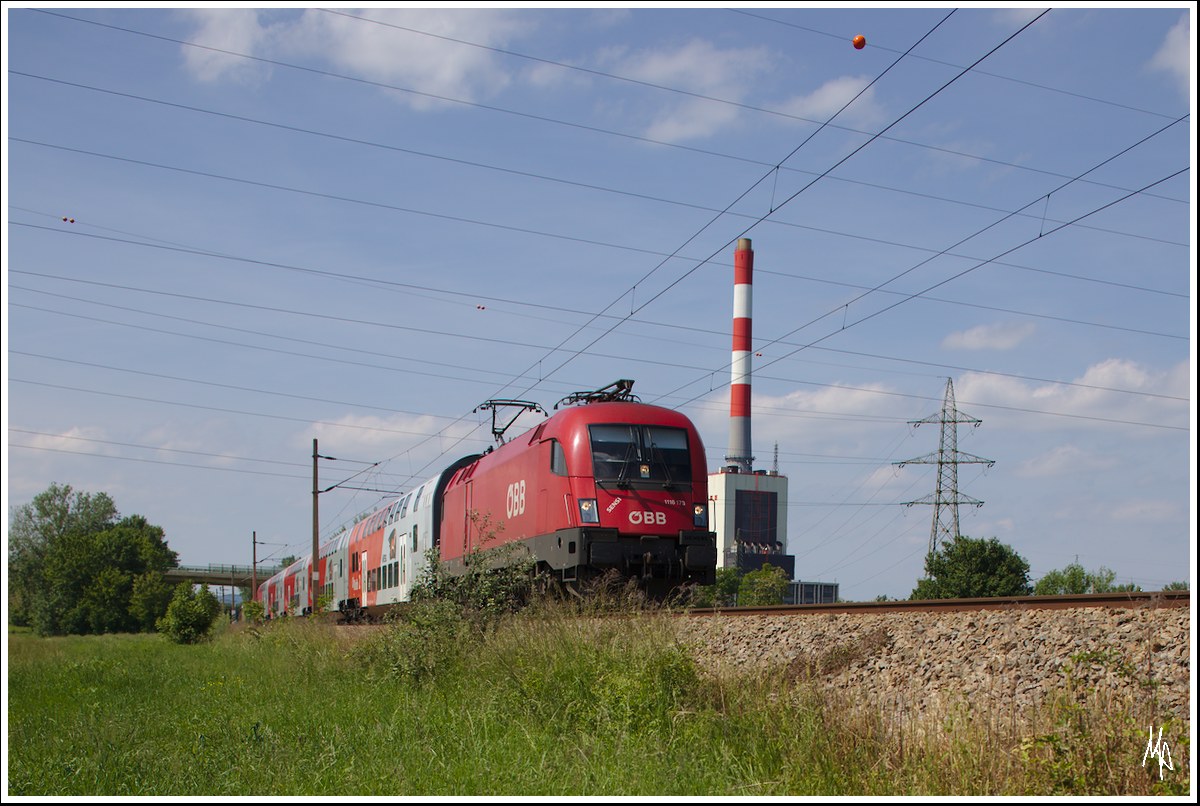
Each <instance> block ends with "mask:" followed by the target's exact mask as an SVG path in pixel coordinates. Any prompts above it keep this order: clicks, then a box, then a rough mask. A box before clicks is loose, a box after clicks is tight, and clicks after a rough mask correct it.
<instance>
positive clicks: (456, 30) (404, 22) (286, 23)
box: [185, 9, 531, 108]
mask: <svg viewBox="0 0 1200 806" xmlns="http://www.w3.org/2000/svg"><path fill="white" fill-rule="evenodd" d="M190 16H191V17H192V18H193V19H194V20H196V21H197V22H198V23H199V25H200V30H199V31H198V32H197V33H195V34H194V35H193V37H192V38H193V39H194V40H195V41H197V42H201V43H203V44H205V45H209V46H212V47H218V48H221V49H224V50H229V51H234V52H237V53H246V54H249V55H253V56H259V57H267V58H285V59H288V60H315V59H321V60H324V61H325V62H326V63H327V64H328V65H329V66H330V68H331V69H333V70H335V71H346V72H349V73H351V74H353V75H357V76H361V77H363V78H366V79H369V80H372V81H380V82H385V83H395V84H398V85H402V86H407V87H411V88H413V89H419V90H420V91H421V92H424V93H430V94H433V95H445V96H449V97H454V98H460V99H463V100H471V99H474V98H477V97H480V96H482V95H487V94H490V93H494V92H496V91H498V90H499V89H502V88H503V87H504V86H506V85H507V84H508V83H509V81H510V72H509V69H508V67H509V66H508V65H507V64H506V63H505V62H504V61H503V59H502V57H499V56H498V55H497V54H496V53H494V52H492V51H490V50H488V49H487V48H488V47H495V46H499V45H503V44H504V43H506V42H507V41H508V39H509V38H510V37H511V36H513V35H515V34H516V33H517V32H520V33H522V34H528V33H529V32H530V30H531V29H530V23H529V21H528V20H525V19H523V18H522V19H518V17H517V16H515V15H514V14H512V13H510V12H506V11H493V10H472V11H470V12H465V11H441V10H436V9H413V10H394V9H374V10H371V11H370V12H368V13H366V14H364V15H363V16H364V17H367V18H369V21H368V20H363V19H353V18H351V17H349V16H345V15H342V14H333V13H326V12H323V11H319V10H315V9H310V10H307V11H305V12H303V14H302V15H301V16H299V17H295V16H286V17H282V18H280V16H279V14H278V13H277V12H260V11H252V10H230V9H216V10H203V11H199V10H198V11H193V12H190ZM271 20H278V21H277V22H272V21H271ZM405 29H412V30H405ZM417 32H423V33H417ZM453 40H462V41H461V42H458V41H453ZM467 42H470V43H475V44H477V45H481V46H483V47H475V46H473V45H471V44H464V43H467ZM185 57H186V58H187V62H188V66H189V68H190V69H191V70H192V72H193V75H195V76H196V77H197V78H198V79H200V80H205V81H213V80H217V79H220V78H228V77H234V78H236V77H239V76H243V75H245V74H247V73H249V72H250V71H252V70H261V69H262V68H261V66H257V67H256V66H255V63H254V62H248V61H247V60H245V59H239V58H237V57H233V56H227V55H223V54H219V53H214V52H211V51H198V50H196V49H195V48H185ZM394 97H396V98H397V99H399V100H402V101H403V102H405V103H408V104H410V105H412V106H413V107H416V108H427V107H429V106H431V105H433V104H435V103H437V102H436V101H434V100H431V99H429V98H428V97H425V96H421V95H413V94H407V93H401V94H396V95H395V96H394Z"/></svg>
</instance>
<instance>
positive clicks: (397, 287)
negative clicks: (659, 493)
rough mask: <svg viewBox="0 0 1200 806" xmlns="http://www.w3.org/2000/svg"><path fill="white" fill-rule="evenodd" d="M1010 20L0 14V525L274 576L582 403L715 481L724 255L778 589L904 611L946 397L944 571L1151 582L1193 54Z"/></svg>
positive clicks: (1191, 257)
mask: <svg viewBox="0 0 1200 806" xmlns="http://www.w3.org/2000/svg"><path fill="white" fill-rule="evenodd" d="M1043 11H1044V9H1031V8H996V9H958V10H955V9H954V8H952V7H924V8H892V9H857V8H839V9H823V8H819V7H804V6H799V7H794V6H771V7H765V8H735V9H729V8H715V7H714V8H678V7H675V6H671V7H669V8H665V9H655V8H649V7H633V8H616V7H612V8H609V7H604V8H592V9H575V8H572V9H569V10H568V9H557V10H542V9H508V8H471V9H439V10H416V11H398V10H388V9H384V8H350V7H334V8H332V9H330V10H316V9H309V10H303V9H294V10H272V11H255V10H249V9H223V10H215V9H214V10H199V9H194V10H191V9H183V8H176V9H161V10H151V9H146V10H143V9H103V8H91V9H85V10H80V9H69V8H49V7H46V8H44V9H42V10H38V9H33V8H23V7H20V6H18V5H12V6H6V8H5V15H6V19H5V36H6V40H7V41H6V43H5V59H6V67H7V70H6V71H5V86H4V97H5V104H6V109H5V112H6V116H5V133H6V135H7V137H6V147H5V155H4V159H5V191H4V192H5V194H6V197H5V204H4V215H5V218H6V237H5V266H4V268H5V285H6V290H5V301H6V316H5V321H6V334H5V338H6V348H7V349H6V351H5V363H4V374H5V395H6V400H5V406H4V418H5V424H6V429H7V432H8V448H7V450H6V451H5V454H4V470H5V477H6V485H5V496H6V500H5V503H6V509H8V508H9V507H12V506H19V505H21V504H23V503H27V502H28V501H30V500H31V499H32V498H33V496H34V495H36V494H37V493H38V492H41V491H42V490H44V489H46V487H48V486H49V485H50V484H51V483H52V482H59V483H63V484H70V485H71V486H72V487H74V488H75V489H77V490H84V491H89V492H100V491H103V492H107V493H108V494H109V495H111V496H112V497H113V499H114V500H115V502H116V503H117V506H118V507H119V508H120V510H121V511H122V513H124V514H134V513H137V514H142V515H145V516H146V517H147V518H148V519H150V521H151V522H153V523H156V524H159V525H161V526H162V527H163V528H164V529H165V530H166V534H167V540H168V542H169V543H170V545H171V547H172V548H174V549H175V550H176V551H178V552H179V555H180V559H181V561H182V562H184V563H186V564H208V563H248V562H249V560H250V554H251V535H252V533H254V534H256V535H257V539H258V540H260V541H262V542H264V543H265V544H266V545H265V546H263V547H260V555H261V554H272V553H276V554H285V553H295V554H302V553H306V552H307V551H308V546H309V543H310V535H311V521H310V519H311V498H312V496H311V490H312V480H311V458H310V457H311V452H312V440H313V439H314V438H317V439H319V441H320V452H321V453H322V454H323V455H326V456H332V457H337V460H336V461H327V460H323V461H322V462H321V468H320V473H321V486H322V487H326V486H330V485H334V484H337V483H339V482H344V483H343V485H342V486H341V487H339V488H338V489H336V490H333V491H330V492H328V493H325V494H323V495H322V496H321V532H322V536H327V535H329V534H332V533H333V532H334V531H335V530H337V529H338V528H339V527H340V526H342V525H345V524H349V523H352V522H353V519H354V516H355V515H356V514H358V513H360V512H363V511H366V510H369V509H370V508H372V507H373V506H374V505H375V504H376V503H378V502H379V501H380V499H381V496H382V495H383V493H382V492H380V491H395V490H404V489H408V487H409V485H410V484H411V483H412V482H413V480H414V479H423V478H425V477H427V476H429V475H432V473H433V472H435V470H437V469H439V468H440V467H443V466H445V465H446V464H449V462H451V461H452V460H454V459H455V458H457V457H458V456H460V455H463V454H465V453H470V452H476V451H479V450H482V449H484V448H486V447H487V445H489V444H490V443H491V438H490V433H489V432H490V419H489V418H488V415H487V414H486V413H477V412H475V411H474V410H475V409H476V407H477V406H479V404H480V403H482V402H483V401H485V400H487V399H489V398H495V397H502V398H522V399H529V400H533V401H537V402H539V403H540V404H541V405H542V406H543V407H545V408H546V409H551V407H552V406H553V405H554V404H555V403H556V402H557V401H558V400H559V399H560V398H562V397H563V396H565V395H566V394H568V393H570V392H572V391H576V390H581V389H589V388H597V387H599V386H603V385H605V384H607V383H609V382H611V381H614V380H616V379H618V378H633V379H635V380H636V386H635V388H634V391H635V392H636V393H637V394H639V396H640V397H641V399H642V400H644V401H646V402H652V403H657V404H660V405H665V406H669V407H672V408H677V409H679V410H681V411H683V412H684V413H686V414H687V415H688V416H689V417H691V418H692V419H693V420H694V421H695V422H696V423H697V425H698V426H699V427H700V428H701V432H702V435H703V437H704V440H705V444H706V447H707V450H708V460H709V461H708V464H709V466H710V467H711V468H713V469H716V468H717V467H719V466H720V465H722V464H723V463H724V460H723V457H724V455H725V448H726V442H727V438H728V420H727V417H728V395H729V389H728V383H729V358H730V343H731V337H730V320H731V317H732V288H731V285H732V260H733V245H734V243H735V242H736V239H737V238H739V237H749V238H751V239H752V241H753V246H754V250H755V286H754V343H755V350H756V352H758V353H761V355H760V356H757V357H756V358H755V376H754V385H753V395H754V433H753V438H754V442H753V449H754V453H755V455H756V456H757V457H758V462H757V464H758V467H760V468H763V469H771V468H772V467H773V466H774V464H775V461H776V459H775V456H776V452H777V455H778V459H777V462H778V468H779V470H780V472H781V473H783V474H784V475H787V476H788V477H789V479H790V495H789V535H788V543H789V550H790V551H791V553H793V554H795V555H796V557H797V563H796V566H797V575H798V577H801V578H803V579H806V580H821V581H830V582H832V581H836V582H838V583H839V584H840V586H841V593H842V596H843V597H844V598H847V599H873V598H875V597H876V596H877V595H880V594H886V595H889V596H894V597H905V596H907V595H908V594H909V593H910V592H911V590H912V588H913V587H914V585H915V583H916V580H917V579H918V578H919V577H920V576H921V575H922V569H923V561H924V554H925V550H926V548H927V545H928V542H929V533H930V524H931V519H932V514H933V513H932V509H931V507H929V506H924V505H916V506H911V507H907V506H904V503H905V502H908V501H913V500H917V499H921V498H923V497H927V496H931V495H932V493H933V492H934V489H935V486H936V467H935V466H933V465H919V464H910V465H906V466H904V467H903V468H901V467H898V466H897V463H899V462H901V461H903V460H907V459H912V458H915V457H921V456H924V455H927V454H930V453H932V452H934V451H936V450H937V448H938V442H939V431H938V427H937V426H936V425H929V424H927V425H922V426H920V427H915V428H914V427H913V426H911V425H910V424H909V422H910V421H914V420H921V419H924V418H927V417H930V416H931V415H935V414H936V413H937V412H938V411H939V409H940V408H941V405H942V397H943V392H944V391H945V387H946V380H947V378H951V379H952V380H953V384H954V391H955V395H956V398H957V403H958V406H959V408H960V409H961V411H963V412H964V413H965V414H967V415H969V416H971V417H975V418H978V419H979V420H981V421H982V423H981V424H980V425H979V426H978V427H968V426H962V427H960V430H959V434H958V448H959V450H961V451H963V452H965V453H969V454H972V455H975V456H978V457H984V458H987V459H990V460H994V462H995V464H994V465H993V466H991V467H988V466H986V465H978V464H964V465H961V466H960V467H959V474H958V482H959V492H960V494H962V495H965V496H970V497H972V498H975V499H979V500H982V501H983V502H984V504H983V506H981V507H978V508H976V507H966V506H965V507H962V508H961V510H960V520H961V531H962V533H964V534H966V535H970V536H972V537H996V538H998V539H999V540H1000V541H1001V542H1004V543H1007V544H1009V545H1011V546H1012V547H1013V548H1015V549H1016V550H1017V551H1018V552H1019V553H1020V554H1021V555H1022V556H1023V557H1025V558H1026V559H1027V560H1028V561H1029V562H1030V565H1031V576H1032V577H1033V578H1034V579H1036V578H1038V577H1040V576H1041V575H1043V574H1045V573H1046V572H1048V571H1050V570H1052V569H1055V568H1061V567H1063V566H1065V565H1067V564H1069V563H1071V562H1073V561H1075V560H1076V559H1078V561H1079V562H1080V563H1082V564H1083V565H1084V566H1085V567H1088V568H1089V569H1096V568H1098V567H1100V566H1106V567H1108V568H1111V569H1112V570H1114V571H1115V572H1116V573H1117V576H1118V579H1119V580H1120V581H1133V582H1136V583H1137V584H1139V585H1141V586H1142V587H1143V588H1147V589H1151V588H1157V587H1159V586H1161V585H1163V584H1165V583H1168V582H1171V581H1173V580H1178V579H1186V578H1189V577H1190V574H1191V571H1190V569H1191V568H1192V567H1193V566H1194V552H1195V541H1194V537H1193V536H1194V535H1195V533H1196V530H1195V509H1194V506H1195V505H1194V498H1193V497H1192V493H1191V490H1192V487H1193V484H1194V478H1193V477H1192V476H1193V472H1194V467H1195V463H1194V455H1193V453H1192V448H1191V445H1192V443H1193V440H1194V435H1193V434H1192V429H1193V427H1194V424H1195V403H1194V400H1195V394H1194V392H1195V390H1194V379H1193V376H1192V373H1191V366H1192V363H1191V361H1192V358H1193V357H1194V352H1193V350H1194V335H1195V308H1194V304H1193V297H1192V294H1193V287H1192V283H1193V280H1192V278H1193V276H1194V271H1195V251H1194V249H1195V247H1194V244H1195V232H1194V229H1193V226H1194V225H1193V223H1192V219H1193V211H1192V210H1191V209H1190V199H1191V196H1192V194H1193V192H1194V187H1195V186H1194V180H1193V174H1192V172H1191V170H1190V168H1191V154H1192V153H1193V151H1194V143H1195V135H1194V132H1195V124H1194V120H1193V118H1192V117H1191V116H1190V113H1191V112H1192V99H1193V98H1194V89H1193V85H1192V84H1191V81H1192V80H1193V73H1194V66H1195V44H1194V39H1193V34H1192V14H1193V13H1194V12H1193V11H1192V6H1191V5H1190V4H1187V5H1185V4H1164V5H1162V6H1160V7H1147V6H1139V7H1138V8H1136V9H1118V8H1084V7H1072V6H1065V7H1059V8H1055V9H1053V10H1050V11H1048V12H1046V13H1044V14H1043V13H1042V12H1043ZM1039 15H1041V16H1039ZM860 33H861V34H863V35H864V36H865V37H866V38H867V40H868V44H867V46H866V47H865V48H864V49H862V50H856V49H855V48H853V47H852V46H851V39H852V38H853V36H854V35H856V34H860ZM64 219H65V220H64ZM537 421H538V418H536V417H528V418H525V419H523V420H522V421H521V423H520V424H519V425H518V428H521V427H522V426H526V425H533V424H536V422H537ZM776 446H777V447H776ZM375 463H378V464H375Z"/></svg>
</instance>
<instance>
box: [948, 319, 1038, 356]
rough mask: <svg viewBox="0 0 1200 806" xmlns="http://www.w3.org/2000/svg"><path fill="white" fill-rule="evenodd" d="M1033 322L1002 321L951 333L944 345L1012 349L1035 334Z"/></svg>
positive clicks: (960, 348)
mask: <svg viewBox="0 0 1200 806" xmlns="http://www.w3.org/2000/svg"><path fill="white" fill-rule="evenodd" d="M1035 329H1036V328H1035V326H1034V325H1033V323H1032V322H1001V323H998V324H994V325H979V326H978V327H973V328H971V329H970V330H964V331H959V332H958V333H951V334H950V335H949V336H947V337H946V338H945V339H943V340H942V347H945V348H947V349H952V350H1011V349H1012V348H1014V347H1016V346H1017V345H1019V344H1020V343H1021V342H1023V341H1024V340H1025V339H1027V338H1029V337H1030V336H1032V335H1033V332H1034V330H1035Z"/></svg>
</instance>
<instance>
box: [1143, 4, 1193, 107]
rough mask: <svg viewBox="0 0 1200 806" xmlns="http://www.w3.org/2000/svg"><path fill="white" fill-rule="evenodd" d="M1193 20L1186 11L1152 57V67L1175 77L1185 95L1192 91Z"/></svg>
mask: <svg viewBox="0 0 1200 806" xmlns="http://www.w3.org/2000/svg"><path fill="white" fill-rule="evenodd" d="M1190 39H1191V20H1190V17H1189V15H1188V13H1187V12H1184V13H1183V14H1182V15H1181V16H1180V18H1179V22H1177V23H1175V25H1174V26H1173V27H1172V28H1171V30H1170V31H1168V32H1167V36H1166V38H1165V39H1164V40H1163V44H1162V47H1160V48H1159V49H1158V52H1157V53H1155V54H1154V56H1153V57H1152V58H1151V59H1150V68H1151V69H1154V70H1162V71H1165V72H1166V73H1168V74H1170V75H1171V76H1173V77H1174V79H1175V80H1176V81H1177V82H1178V84H1179V88H1180V90H1182V91H1183V93H1184V95H1185V96H1186V95H1189V94H1190V92H1191V47H1190V45H1189V40H1190Z"/></svg>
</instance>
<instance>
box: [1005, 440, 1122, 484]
mask: <svg viewBox="0 0 1200 806" xmlns="http://www.w3.org/2000/svg"><path fill="white" fill-rule="evenodd" d="M1116 465H1117V461H1116V459H1114V458H1112V457H1110V456H1097V455H1095V454H1092V453H1089V452H1087V451H1084V450H1082V449H1081V448H1079V447H1077V446H1075V445H1059V446H1057V447H1054V448H1051V449H1050V450H1048V451H1046V452H1044V453H1042V454H1039V455H1038V456H1034V457H1033V458H1031V459H1027V460H1025V461H1024V462H1022V463H1021V464H1020V465H1018V466H1017V470H1016V474H1017V475H1018V476H1025V477H1030V478H1038V477H1055V476H1059V475H1063V474H1066V473H1070V472H1073V471H1078V469H1079V468H1080V467H1085V466H1086V467H1087V468H1088V469H1089V470H1091V471H1095V470H1104V469H1109V468H1113V467H1115V466H1116Z"/></svg>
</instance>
